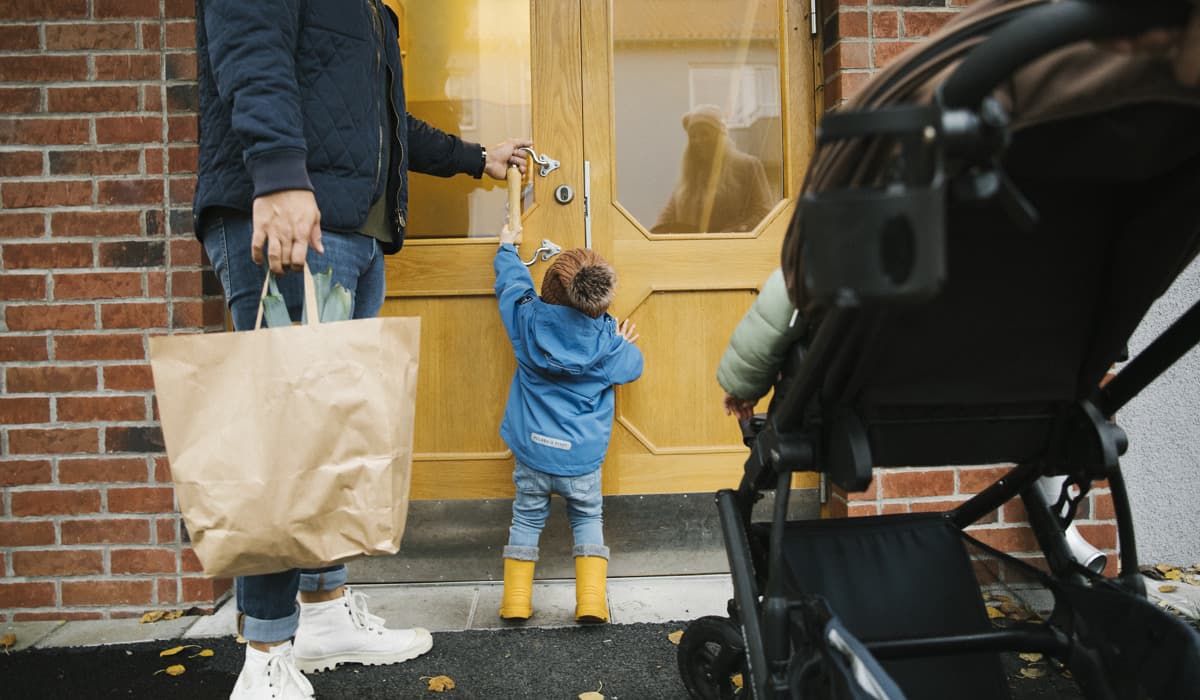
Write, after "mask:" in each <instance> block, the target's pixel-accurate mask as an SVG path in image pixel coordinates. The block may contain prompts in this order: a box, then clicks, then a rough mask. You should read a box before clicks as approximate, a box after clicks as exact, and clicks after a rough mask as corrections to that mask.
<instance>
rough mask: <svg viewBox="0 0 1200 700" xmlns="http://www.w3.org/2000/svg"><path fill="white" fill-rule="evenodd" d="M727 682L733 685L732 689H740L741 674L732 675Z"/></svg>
mask: <svg viewBox="0 0 1200 700" xmlns="http://www.w3.org/2000/svg"><path fill="white" fill-rule="evenodd" d="M729 682H730V683H733V687H734V688H741V687H742V674H740V673H735V674H733V675H732V676H730V677H729Z"/></svg>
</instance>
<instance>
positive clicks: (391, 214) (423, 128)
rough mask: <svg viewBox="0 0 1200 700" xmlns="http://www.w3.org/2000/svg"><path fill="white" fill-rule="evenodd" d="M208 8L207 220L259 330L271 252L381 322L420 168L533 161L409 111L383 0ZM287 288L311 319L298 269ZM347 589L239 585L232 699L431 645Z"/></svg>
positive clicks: (329, 577) (310, 581)
mask: <svg viewBox="0 0 1200 700" xmlns="http://www.w3.org/2000/svg"><path fill="white" fill-rule="evenodd" d="M196 15H197V24H196V33H197V37H196V39H197V41H196V45H197V52H198V66H199V74H198V77H199V88H200V156H199V182H198V186H197V189H196V196H195V202H194V216H195V224H196V231H197V234H198V235H199V237H200V239H201V241H202V242H203V244H204V248H205V250H206V251H207V253H208V256H209V259H210V260H211V261H212V264H213V268H214V269H215V271H216V273H217V275H218V277H219V278H220V280H221V284H222V286H223V287H224V290H225V295H226V300H227V302H228V304H229V308H230V311H231V315H232V317H233V325H234V328H235V330H245V329H249V328H252V327H253V325H254V322H255V312H256V307H257V305H258V300H259V294H260V291H261V289H262V284H263V280H264V275H265V274H266V270H265V269H264V267H263V266H262V263H263V261H264V259H265V261H266V264H267V267H269V268H270V270H271V272H273V273H275V274H282V273H285V272H289V271H297V270H300V269H302V267H303V265H304V263H305V261H306V260H307V261H308V263H309V265H310V267H312V268H313V269H317V270H326V269H330V268H332V271H333V279H332V282H333V283H340V284H341V285H342V286H343V287H345V288H346V289H348V290H349V291H350V294H351V297H352V299H353V310H352V314H353V317H354V318H368V317H373V316H376V315H378V313H379V310H380V307H381V305H382V303H383V298H384V265H383V255H384V254H388V253H395V252H396V251H398V250H399V249H400V247H401V245H402V244H403V242H404V235H405V227H406V213H407V206H408V201H407V200H408V179H407V174H408V171H409V170H410V169H411V170H414V171H417V172H423V173H429V174H432V175H440V176H447V177H448V176H451V175H454V174H458V173H464V174H469V175H472V176H474V177H481V176H482V175H483V174H484V173H486V174H488V175H489V176H491V177H493V178H496V179H503V178H504V177H505V173H506V170H507V167H508V165H509V164H510V163H512V164H516V165H518V166H519V167H520V168H521V170H522V171H524V170H525V158H524V157H523V156H522V155H521V154H520V153H519V152H518V151H517V149H518V148H521V147H523V146H528V145H531V142H530V141H529V140H527V139H508V140H506V141H504V142H502V143H500V144H497V145H494V146H492V147H490V148H487V149H484V148H482V147H481V146H480V145H478V144H473V143H468V142H464V141H462V140H461V139H459V138H458V137H456V136H451V135H448V134H446V133H444V132H442V131H439V130H437V129H435V128H433V127H431V126H429V125H428V124H426V123H424V122H422V121H421V120H419V119H416V118H414V117H413V116H412V115H410V114H408V112H407V108H406V103H405V95H404V80H403V68H402V66H401V63H400V53H399V46H398V44H397V27H396V19H395V16H394V15H393V14H391V12H390V11H389V10H388V9H387V8H385V7H384V6H383V4H382V3H381V2H380V0H307V2H303V3H299V2H295V1H294V0H255V1H254V2H245V0H197V3H196ZM279 284H280V288H281V291H282V293H283V295H284V297H285V300H286V301H287V303H288V307H289V311H290V312H291V315H292V318H293V319H299V317H300V311H301V301H300V300H301V297H302V293H301V281H300V279H299V276H298V275H284V276H283V277H281V278H280V280H279ZM280 459H287V456H286V455H280ZM345 583H346V569H345V567H344V566H334V567H327V568H324V569H319V570H312V571H309V570H305V571H300V570H292V571H281V572H278V573H274V574H268V575H262V576H246V577H241V578H239V579H238V581H237V602H238V610H239V627H240V631H241V634H242V635H243V636H244V637H245V638H246V639H247V640H248V641H249V644H248V645H247V650H246V661H245V663H244V665H243V667H242V670H241V673H240V675H239V676H238V680H237V683H236V685H235V686H234V689H233V692H232V695H231V697H232V698H238V699H242V698H281V699H282V698H311V697H313V690H312V686H311V685H310V684H309V683H308V681H307V679H305V678H304V676H303V675H302V673H301V671H315V670H322V669H326V668H332V667H334V666H336V665H337V664H339V663H343V662H359V663H367V664H387V663H398V662H401V661H405V660H407V659H411V658H414V657H416V656H419V655H420V654H423V653H425V652H426V651H428V650H429V649H430V648H431V646H432V640H431V637H430V635H429V632H428V631H426V630H423V629H420V628H415V629H387V628H385V627H384V626H383V620H382V619H381V618H379V617H376V616H374V615H371V614H370V613H369V612H368V610H367V607H366V603H365V596H363V595H362V594H361V593H356V592H353V591H351V590H350V589H349V588H347V587H346V585H345ZM297 590H299V593H300V603H299V605H298V606H297V602H296V594H297ZM293 638H294V640H295V642H294V645H293V643H292V641H291V640H293Z"/></svg>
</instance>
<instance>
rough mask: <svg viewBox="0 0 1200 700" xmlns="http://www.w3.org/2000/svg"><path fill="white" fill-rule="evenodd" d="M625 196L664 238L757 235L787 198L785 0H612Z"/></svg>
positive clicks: (620, 176) (620, 184) (620, 191)
mask: <svg viewBox="0 0 1200 700" xmlns="http://www.w3.org/2000/svg"><path fill="white" fill-rule="evenodd" d="M613 67H614V70H613V72H614V76H615V77H614V85H613V92H614V95H615V105H616V134H617V139H616V141H617V196H618V198H619V200H620V202H621V204H622V206H624V207H625V209H626V210H628V211H629V212H630V213H631V214H633V215H634V216H635V217H636V218H637V219H638V220H639V221H641V222H642V224H643V225H645V226H646V227H647V228H649V229H650V230H651V231H653V232H655V233H707V232H730V231H749V230H751V229H753V228H754V227H755V226H756V225H758V223H759V222H760V221H761V220H762V218H763V217H764V216H766V214H767V213H768V212H769V211H770V210H771V208H772V207H773V206H774V205H775V204H776V202H778V201H779V199H780V197H781V192H782V191H783V188H782V178H783V129H782V124H781V122H780V111H779V93H780V88H779V84H780V77H779V3H778V1H777V0H613Z"/></svg>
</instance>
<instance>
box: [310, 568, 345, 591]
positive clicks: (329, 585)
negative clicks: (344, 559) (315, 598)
mask: <svg viewBox="0 0 1200 700" xmlns="http://www.w3.org/2000/svg"><path fill="white" fill-rule="evenodd" d="M344 585H346V567H345V566H333V567H330V568H328V569H303V570H301V571H300V590H301V591H303V592H305V593H313V592H315V591H332V590H334V589H336V588H337V587H338V586H344Z"/></svg>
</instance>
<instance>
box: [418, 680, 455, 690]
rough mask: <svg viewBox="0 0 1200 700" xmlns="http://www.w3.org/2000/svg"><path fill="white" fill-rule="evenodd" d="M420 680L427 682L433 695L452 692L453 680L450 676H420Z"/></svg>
mask: <svg viewBox="0 0 1200 700" xmlns="http://www.w3.org/2000/svg"><path fill="white" fill-rule="evenodd" d="M421 680H423V681H429V690H432V691H433V692H435V693H444V692H446V691H447V690H454V679H453V678H451V677H450V676H421Z"/></svg>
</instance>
